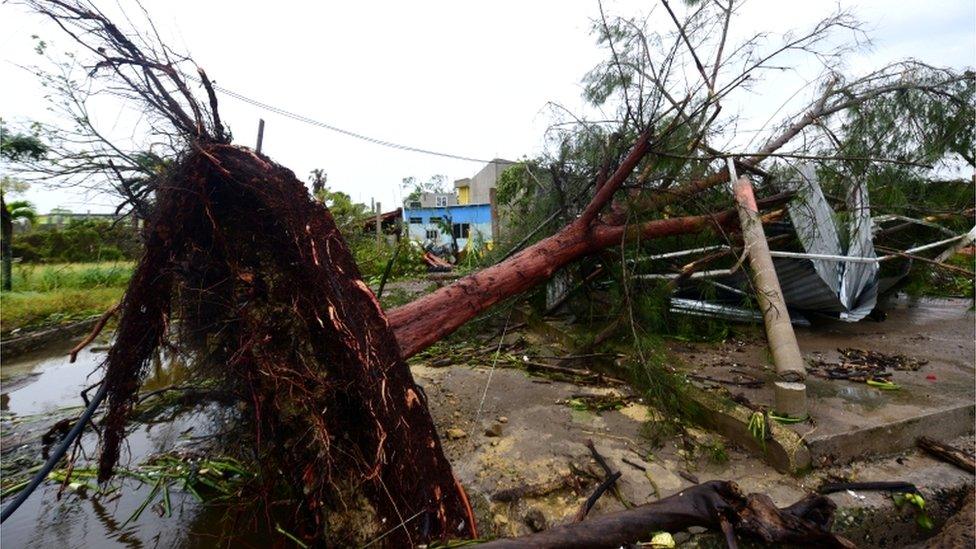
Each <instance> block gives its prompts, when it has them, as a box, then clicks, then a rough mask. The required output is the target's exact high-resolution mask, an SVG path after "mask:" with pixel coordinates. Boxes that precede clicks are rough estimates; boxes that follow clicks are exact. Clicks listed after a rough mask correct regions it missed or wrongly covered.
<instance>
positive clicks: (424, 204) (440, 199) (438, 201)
mask: <svg viewBox="0 0 976 549" xmlns="http://www.w3.org/2000/svg"><path fill="white" fill-rule="evenodd" d="M457 204H458V200H457V195H455V194H454V193H429V192H422V193H420V199H419V200H412V201H408V202H407V203H406V204H404V206H405V207H407V208H413V209H418V208H446V207H448V206H457Z"/></svg>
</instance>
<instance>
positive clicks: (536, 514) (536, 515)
mask: <svg viewBox="0 0 976 549" xmlns="http://www.w3.org/2000/svg"><path fill="white" fill-rule="evenodd" d="M522 520H523V521H525V524H526V525H527V526H528V527H529V529H530V530H532V531H533V532H541V531H543V530H545V529H546V527H547V526H548V525H547V524H546V516H545V515H543V514H542V511H540V510H538V509H536V508H535V507H533V508H531V509H529V510H528V511H526V513H525V517H524V518H523V519H522Z"/></svg>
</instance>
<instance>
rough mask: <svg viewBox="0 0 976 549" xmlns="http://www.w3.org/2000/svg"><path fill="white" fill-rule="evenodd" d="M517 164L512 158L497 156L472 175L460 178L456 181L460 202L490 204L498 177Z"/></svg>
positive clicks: (458, 201)
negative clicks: (490, 195) (506, 158)
mask: <svg viewBox="0 0 976 549" xmlns="http://www.w3.org/2000/svg"><path fill="white" fill-rule="evenodd" d="M512 164H515V163H514V162H512V161H510V160H503V159H501V158H496V159H494V160H492V161H491V162H489V163H488V164H486V165H485V167H484V168H481V171H479V172H478V173H476V174H474V175H473V176H471V177H465V178H464V179H458V180H457V181H455V182H454V189H455V190H456V191H457V203H458V204H488V203H489V202H490V199H489V193H490V192H491V189H494V188H495V187H496V186H497V185H498V178H499V176H501V174H502V172H503V171H505V170H506V169H508V167H509V166H511V165H512Z"/></svg>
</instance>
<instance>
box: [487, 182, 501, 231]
mask: <svg viewBox="0 0 976 549" xmlns="http://www.w3.org/2000/svg"><path fill="white" fill-rule="evenodd" d="M495 191H496V189H495V188H494V187H492V188H490V189H488V204H489V205H490V208H491V240H492V241H493V242H498V239H499V238H500V235H499V230H500V227H499V223H498V201H497V200H496V198H495Z"/></svg>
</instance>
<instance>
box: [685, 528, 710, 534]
mask: <svg viewBox="0 0 976 549" xmlns="http://www.w3.org/2000/svg"><path fill="white" fill-rule="evenodd" d="M707 531H708V528H705V527H704V526H689V527H688V533H689V534H692V535H697V534H704V533H705V532H707Z"/></svg>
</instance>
